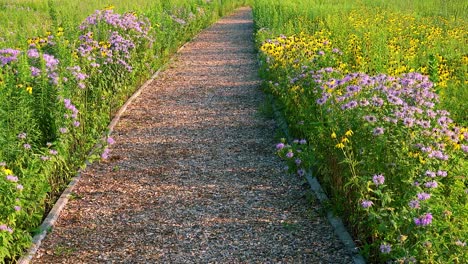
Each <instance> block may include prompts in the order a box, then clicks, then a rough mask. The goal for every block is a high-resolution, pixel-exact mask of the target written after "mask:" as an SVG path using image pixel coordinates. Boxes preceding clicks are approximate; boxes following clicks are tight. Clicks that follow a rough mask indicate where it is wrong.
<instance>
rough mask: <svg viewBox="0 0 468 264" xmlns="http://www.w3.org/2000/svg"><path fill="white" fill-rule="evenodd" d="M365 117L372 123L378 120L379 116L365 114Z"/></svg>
mask: <svg viewBox="0 0 468 264" xmlns="http://www.w3.org/2000/svg"><path fill="white" fill-rule="evenodd" d="M364 119H365V120H366V121H367V122H370V123H374V122H377V118H376V117H375V116H371V115H368V116H364Z"/></svg>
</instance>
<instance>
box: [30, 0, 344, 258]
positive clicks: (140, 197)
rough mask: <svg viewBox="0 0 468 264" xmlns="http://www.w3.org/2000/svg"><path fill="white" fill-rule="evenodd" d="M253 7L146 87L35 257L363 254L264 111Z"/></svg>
mask: <svg viewBox="0 0 468 264" xmlns="http://www.w3.org/2000/svg"><path fill="white" fill-rule="evenodd" d="M252 35H253V23H252V14H251V10H250V9H249V8H241V9H239V10H238V11H237V12H236V13H235V14H233V15H231V16H229V17H226V18H224V19H221V20H220V21H219V22H218V23H216V24H214V25H213V26H212V27H210V28H209V29H207V30H205V31H204V32H202V33H201V34H200V35H198V36H197V37H196V39H195V40H194V41H192V42H191V43H189V44H188V45H187V46H186V47H185V48H184V49H183V50H182V51H181V52H180V53H179V54H178V55H177V58H176V59H175V61H174V62H173V63H172V65H171V67H170V68H169V69H167V70H166V71H165V72H163V73H162V74H161V75H160V77H158V78H157V79H156V80H154V81H153V82H152V84H151V85H150V86H148V87H147V89H145V90H144V91H143V92H142V94H141V95H140V97H138V98H137V99H136V101H134V103H133V104H132V105H130V107H129V108H128V110H127V112H125V114H124V115H123V116H122V118H121V120H120V123H119V124H118V125H117V127H116V129H115V131H114V135H113V137H114V139H115V141H116V143H115V144H114V145H113V146H112V148H111V153H110V157H109V160H108V161H106V162H102V163H100V164H94V165H92V166H91V167H89V168H88V169H87V170H86V172H84V173H83V176H82V178H81V180H80V182H79V183H78V185H77V186H75V189H74V192H75V193H74V195H73V197H74V199H72V200H71V201H70V202H69V203H68V204H67V206H66V208H65V209H64V211H62V214H61V216H60V218H59V220H58V221H57V223H56V226H55V227H54V228H53V231H52V232H51V234H49V235H48V237H47V238H46V239H45V240H44V241H43V244H42V247H41V249H40V250H39V251H38V254H37V255H36V256H35V258H34V259H33V263H107V262H125V263H132V262H134V263H210V262H218V263H258V262H261V263H278V262H283V263H284V262H287V263H292V262H294V263H352V260H351V258H350V256H348V255H347V253H346V252H345V250H344V249H343V246H342V245H341V243H340V242H339V241H338V240H337V239H336V238H335V236H334V233H333V230H332V228H331V227H330V226H329V224H328V222H327V220H326V218H324V217H323V216H322V213H321V212H320V208H319V207H318V205H316V204H315V203H314V201H313V199H311V198H310V197H309V195H308V189H307V188H306V187H305V186H304V185H302V182H303V181H302V179H300V178H298V177H297V176H292V175H286V173H285V172H284V169H283V167H284V164H282V162H281V161H280V160H279V158H278V157H276V156H275V154H274V145H275V144H274V143H275V142H274V141H273V137H274V130H275V123H274V121H272V120H266V119H265V118H262V117H261V116H260V115H259V114H258V111H257V110H258V108H259V105H261V103H262V100H263V97H262V96H263V95H262V92H261V91H260V89H259V84H260V81H259V79H258V76H257V64H256V55H255V52H254V43H253V36H252Z"/></svg>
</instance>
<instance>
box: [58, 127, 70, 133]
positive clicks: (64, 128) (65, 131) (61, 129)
mask: <svg viewBox="0 0 468 264" xmlns="http://www.w3.org/2000/svg"><path fill="white" fill-rule="evenodd" d="M59 131H60V133H62V134H65V133H67V132H68V129H67V128H66V127H61V128H60V129H59Z"/></svg>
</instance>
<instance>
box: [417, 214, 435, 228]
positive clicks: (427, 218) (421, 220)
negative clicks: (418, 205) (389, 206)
mask: <svg viewBox="0 0 468 264" xmlns="http://www.w3.org/2000/svg"><path fill="white" fill-rule="evenodd" d="M414 223H415V224H416V225H417V226H427V225H430V224H431V223H432V214H431V213H426V214H423V215H421V216H420V217H418V218H414Z"/></svg>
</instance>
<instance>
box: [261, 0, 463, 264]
mask: <svg viewBox="0 0 468 264" xmlns="http://www.w3.org/2000/svg"><path fill="white" fill-rule="evenodd" d="M254 14H255V23H256V27H257V36H256V37H257V44H258V48H259V51H260V56H261V67H262V70H261V74H262V76H263V78H264V80H265V91H267V92H268V93H271V94H272V95H273V96H275V97H276V99H277V101H278V103H279V104H280V105H281V107H282V109H283V111H284V113H285V116H286V117H287V119H288V122H289V126H290V129H291V131H292V132H293V134H294V135H295V136H296V138H297V139H296V140H295V141H294V142H286V141H285V140H284V139H283V140H282V142H280V143H279V144H278V146H277V148H278V154H279V155H280V156H281V157H283V158H284V159H285V160H286V161H287V162H288V163H289V168H290V171H291V172H296V173H298V174H300V175H302V174H304V172H305V171H306V170H307V169H309V168H313V171H314V174H315V175H317V177H318V178H319V180H320V181H321V183H322V184H323V185H324V186H325V189H326V190H327V193H328V194H329V195H330V196H331V197H332V200H333V208H334V210H335V211H336V212H337V213H338V214H339V215H341V216H342V217H343V218H344V219H345V221H346V223H347V225H348V227H349V228H350V230H351V231H352V233H353V234H354V238H355V240H356V242H357V243H358V244H359V247H360V250H361V253H362V254H364V255H365V256H366V257H367V259H368V261H369V262H372V263H374V262H375V263H384V262H387V261H390V262H396V263H412V262H418V263H463V261H465V260H466V259H468V255H467V252H468V251H467V250H466V243H467V238H468V228H467V226H468V223H467V221H466V219H467V217H468V215H467V212H468V181H467V179H466V176H467V175H466V172H467V171H468V162H467V153H468V143H467V142H468V141H467V139H468V130H467V125H468V119H467V118H468V116H467V115H466V113H467V112H468V107H467V103H466V102H467V101H468V89H467V84H468V81H467V79H466V77H467V66H468V57H467V56H468V55H467V44H466V40H467V39H466V37H467V30H466V29H467V28H468V27H467V26H468V22H467V2H466V1H403V0H399V1H391V2H389V1H346V0H342V1H301V0H298V1H277V0H257V1H255V9H254ZM301 139H302V142H304V141H307V142H309V143H308V144H307V146H304V144H300V142H301Z"/></svg>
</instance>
